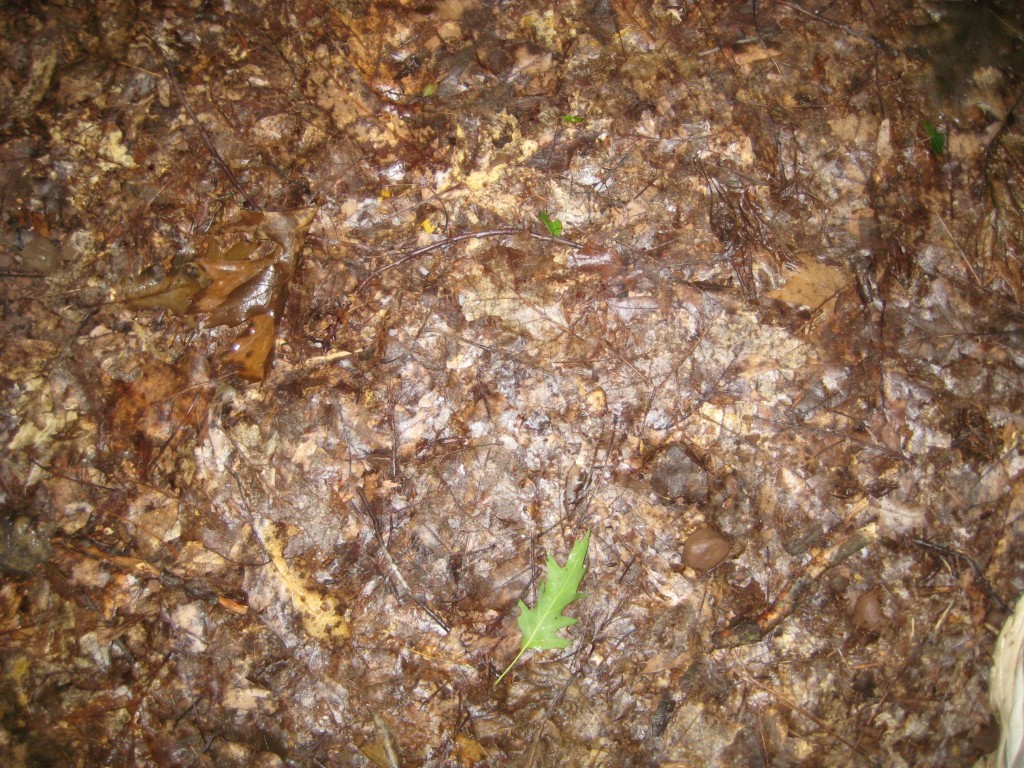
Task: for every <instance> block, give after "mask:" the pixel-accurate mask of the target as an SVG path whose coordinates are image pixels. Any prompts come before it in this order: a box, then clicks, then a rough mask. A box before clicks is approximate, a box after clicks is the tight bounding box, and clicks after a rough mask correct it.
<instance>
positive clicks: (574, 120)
mask: <svg viewBox="0 0 1024 768" xmlns="http://www.w3.org/2000/svg"><path fill="white" fill-rule="evenodd" d="M562 122H563V123H566V124H567V125H579V124H580V123H582V122H583V118H582V117H580V116H579V115H562Z"/></svg>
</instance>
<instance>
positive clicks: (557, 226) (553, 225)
mask: <svg viewBox="0 0 1024 768" xmlns="http://www.w3.org/2000/svg"><path fill="white" fill-rule="evenodd" d="M537 218H538V219H540V220H541V221H542V222H544V226H545V227H547V228H548V232H550V233H551V236H552V237H558V236H559V235H561V234H562V222H560V221H559V220H558V219H552V218H551V217H550V216H548V215H547V214H546V213H545V212H544V211H541V212H540V213H538V214H537Z"/></svg>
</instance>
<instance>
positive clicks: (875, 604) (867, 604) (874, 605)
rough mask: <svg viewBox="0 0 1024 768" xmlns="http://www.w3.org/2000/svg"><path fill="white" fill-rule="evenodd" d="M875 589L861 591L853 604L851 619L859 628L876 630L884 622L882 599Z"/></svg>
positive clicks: (870, 630)
mask: <svg viewBox="0 0 1024 768" xmlns="http://www.w3.org/2000/svg"><path fill="white" fill-rule="evenodd" d="M878 592H879V591H878V590H877V589H869V590H868V591H867V592H863V593H861V596H860V597H858V598H857V602H856V603H854V605H853V621H854V623H855V624H856V625H857V626H858V627H860V628H861V629H866V630H868V631H869V632H877V631H878V629H879V628H880V627H881V626H882V624H883V623H884V622H885V614H884V613H882V601H881V599H880V598H879V596H878Z"/></svg>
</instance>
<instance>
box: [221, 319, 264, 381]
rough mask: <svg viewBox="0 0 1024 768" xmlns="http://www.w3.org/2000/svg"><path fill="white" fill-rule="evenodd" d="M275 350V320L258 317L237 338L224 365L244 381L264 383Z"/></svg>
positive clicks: (225, 358) (225, 357) (225, 356)
mask: <svg viewBox="0 0 1024 768" xmlns="http://www.w3.org/2000/svg"><path fill="white" fill-rule="evenodd" d="M273 350H274V318H272V317H271V316H270V315H256V317H254V318H252V319H251V320H250V321H249V327H248V328H246V329H245V330H244V331H242V332H241V333H240V334H238V336H237V337H236V338H235V341H234V343H233V344H232V345H231V351H230V352H228V353H227V354H226V355H224V363H225V364H226V365H227V366H228V367H229V368H234V369H235V372H236V373H237V374H238V375H239V376H241V377H242V378H243V379H248V380H249V381H263V379H264V377H265V376H266V375H267V366H268V365H269V363H270V353H271V352H272V351H273Z"/></svg>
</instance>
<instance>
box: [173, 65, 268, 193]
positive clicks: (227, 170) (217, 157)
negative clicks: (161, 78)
mask: <svg viewBox="0 0 1024 768" xmlns="http://www.w3.org/2000/svg"><path fill="white" fill-rule="evenodd" d="M164 70H165V71H166V72H167V80H168V81H169V82H170V84H171V87H172V88H174V93H175V95H177V97H178V101H180V102H181V106H182V107H184V108H185V111H186V112H187V113H188V116H189V117H190V118H191V119H192V122H193V123H195V124H196V128H197V129H198V131H199V135H200V136H201V137H202V139H203V144H205V145H206V151H207V152H209V153H210V156H211V157H212V158H213V160H214V162H215V163H217V165H218V166H220V169H221V170H222V171H224V175H225V176H227V177H228V181H230V182H231V186H233V187H234V188H235V189H236V190H237V191H238V194H240V195H241V196H242V199H243V200H245V204H246V205H247V206H248V207H249V208H250V209H251V210H254V211H262V210H263V208H262V207H261V206H260V204H259V203H257V202H256V201H255V200H253V199H252V197H250V196H249V193H248V192H246V191H245V188H244V187H243V186H242V184H241V182H240V181H239V180H238V177H237V176H235V172H234V171H232V170H231V167H230V166H229V165H228V164H227V163H226V162H225V161H224V158H223V157H222V156H221V154H220V152H218V151H217V147H215V146H214V145H213V141H212V140H211V139H210V134H209V133H208V132H207V130H206V128H205V127H204V126H203V124H202V122H200V120H199V116H198V115H197V114H196V111H195V110H194V109H192V104H191V103H190V102H189V100H188V99H186V98H185V93H184V91H182V90H181V85H180V84H179V83H178V78H177V76H176V75H175V74H174V65H173V64H171V62H170V61H169V60H167V58H166V57H165V58H164Z"/></svg>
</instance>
